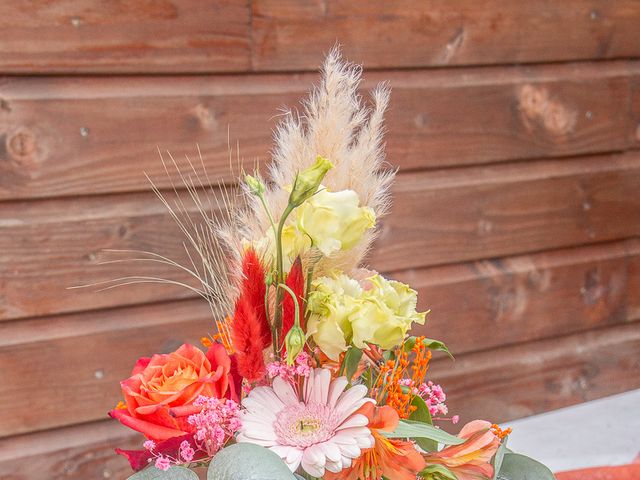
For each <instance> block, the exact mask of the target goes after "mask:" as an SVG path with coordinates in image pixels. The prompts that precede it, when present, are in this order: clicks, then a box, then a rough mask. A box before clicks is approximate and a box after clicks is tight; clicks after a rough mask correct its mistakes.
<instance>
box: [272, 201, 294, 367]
mask: <svg viewBox="0 0 640 480" xmlns="http://www.w3.org/2000/svg"><path fill="white" fill-rule="evenodd" d="M292 211H293V207H292V206H291V205H287V208H285V209H284V212H283V213H282V217H280V223H279V224H278V230H277V232H276V264H277V265H276V266H277V269H278V271H277V272H276V273H277V277H278V284H281V283H282V284H283V283H284V260H283V258H282V230H283V229H284V224H285V222H286V221H287V217H289V215H290V214H291V212H292ZM283 296H284V294H283V291H282V289H280V288H277V289H276V310H275V312H274V315H273V328H274V331H275V335H274V338H273V346H274V351H275V352H274V353H275V356H276V360H280V354H279V353H278V347H279V346H280V330H282V299H283Z"/></svg>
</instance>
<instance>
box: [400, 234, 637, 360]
mask: <svg viewBox="0 0 640 480" xmlns="http://www.w3.org/2000/svg"><path fill="white" fill-rule="evenodd" d="M637 264H640V243H638V241H636V240H632V241H626V242H615V243H606V244H599V245H593V246H587V247H579V248H573V249H563V250H554V251H550V252H542V253H538V254H532V255H522V256H517V257H507V258H498V259H493V260H482V261H478V262H471V263H463V264H456V265H447V266H443V267H433V268H426V269H418V270H408V271H404V272H397V273H395V274H394V278H396V279H398V280H401V281H403V282H406V283H408V284H409V285H411V287H412V288H414V289H416V290H417V291H418V303H419V305H418V306H419V308H420V309H422V310H426V309H430V310H431V312H430V314H429V315H428V317H427V322H426V324H425V325H424V326H416V327H415V328H414V329H413V334H414V335H425V336H427V337H429V338H439V339H443V340H444V339H446V343H447V345H448V346H449V348H450V349H451V350H452V351H453V352H454V353H455V354H456V355H457V354H464V353H467V352H472V351H478V350H488V349H494V348H499V347H501V346H504V345H511V344H515V343H520V342H527V341H532V340H539V339H542V338H552V337H556V336H560V335H567V334H570V333H576V332H580V331H582V330H587V329H593V328H600V327H606V326H612V325H616V324H620V323H625V322H628V321H633V320H639V319H640V316H639V312H637V307H635V306H634V305H635V304H636V303H637V299H638V298H639V297H640V285H638V272H637V271H636V270H635V269H636V268H637Z"/></svg>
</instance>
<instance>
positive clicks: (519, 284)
mask: <svg viewBox="0 0 640 480" xmlns="http://www.w3.org/2000/svg"><path fill="white" fill-rule="evenodd" d="M638 258H640V244H639V243H638V242H637V241H636V240H633V241H625V242H615V243H610V244H602V245H596V246H589V247H582V248H576V249H572V250H560V251H554V252H548V253H541V254H536V255H530V256H521V257H512V258H505V259H501V260H495V261H490V262H489V261H485V262H476V263H472V264H463V265H454V266H447V267H436V268H433V269H426V270H419V271H409V272H405V273H404V274H402V273H401V274H399V275H397V276H396V278H399V279H401V280H403V281H411V282H412V286H413V287H414V288H416V289H417V290H418V293H419V298H420V302H421V305H420V308H431V309H432V313H431V314H430V316H429V320H428V322H427V324H426V326H425V327H418V328H416V329H415V330H414V332H413V333H415V334H424V335H426V336H428V337H431V338H439V339H442V340H443V341H445V342H446V343H447V344H448V345H449V347H450V348H451V349H452V350H453V352H454V353H455V355H456V357H463V358H465V356H466V355H468V354H470V352H478V351H487V350H491V351H494V350H495V349H499V348H501V347H504V346H505V345H510V344H517V343H522V342H531V341H538V340H542V339H545V338H557V337H559V336H562V335H567V334H574V333H578V332H580V331H582V330H585V329H595V328H600V329H602V328H603V327H610V328H616V326H617V325H622V324H625V323H628V322H631V321H633V320H637V318H636V317H633V315H634V314H635V312H634V310H633V309H630V308H628V302H633V301H635V300H633V299H636V298H638V296H640V289H638V285H637V281H634V280H632V279H631V275H632V268H633V267H632V264H633V263H640V262H638ZM634 282H635V283H634ZM634 289H635V290H634ZM210 329H211V326H210V313H209V311H208V309H207V307H206V304H205V303H204V302H203V301H200V300H187V301H182V302H172V303H163V304H156V305H148V306H139V307H131V308H120V309H114V310H104V311H98V312H84V313H78V314H73V315H64V316H56V317H46V318H42V319H31V320H22V321H18V322H6V323H4V324H0V381H1V382H2V384H3V385H5V386H7V385H8V386H9V387H8V388H5V389H4V390H3V391H2V392H0V425H2V428H0V436H2V435H9V434H14V433H19V432H28V431H33V430H41V429H44V428H51V427H56V426H63V425H67V424H72V423H75V422H78V421H92V420H98V419H100V418H102V417H103V416H104V414H105V412H106V411H107V410H108V409H109V408H110V407H112V406H113V405H114V404H115V403H116V402H117V401H118V400H119V389H118V384H117V382H118V381H119V380H121V379H123V378H126V376H127V375H128V373H129V372H130V369H131V367H132V365H133V364H134V362H135V359H136V358H137V357H138V356H144V355H149V354H151V353H153V352H154V351H156V350H155V349H158V348H159V349H161V351H167V350H169V349H170V348H173V347H175V346H177V345H178V344H179V343H181V342H182V341H183V340H184V339H185V338H186V339H190V340H191V341H193V340H194V339H197V338H199V337H200V336H204V335H206V334H207V333H210ZM114 346H117V351H118V354H117V355H114ZM34 356H37V358H38V359H39V360H38V364H37V365H38V366H37V368H34V367H33V362H32V361H30V359H32V358H34ZM456 365H457V363H456ZM51 366H55V368H51ZM435 372H437V369H436V370H435ZM434 374H436V373H434ZM462 374H463V373H460V375H462ZM76 392H80V393H76ZM16 398H30V399H32V400H31V401H30V402H28V403H26V404H22V403H21V404H16V405H14V402H15V399H16ZM51 398H57V399H59V401H57V402H55V403H53V404H52V402H50V399H51ZM3 412H4V413H3Z"/></svg>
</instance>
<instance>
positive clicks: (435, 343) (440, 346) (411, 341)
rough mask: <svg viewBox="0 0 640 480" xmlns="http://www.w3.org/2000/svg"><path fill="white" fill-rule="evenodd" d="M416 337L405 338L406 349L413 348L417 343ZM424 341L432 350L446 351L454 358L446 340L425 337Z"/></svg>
mask: <svg viewBox="0 0 640 480" xmlns="http://www.w3.org/2000/svg"><path fill="white" fill-rule="evenodd" d="M416 340H417V338H416V337H409V338H407V339H406V340H405V342H404V349H405V351H409V350H411V349H412V348H413V346H414V345H415V344H416ZM422 343H423V344H424V346H425V347H427V348H428V349H430V350H434V351H436V352H444V353H446V354H447V355H449V357H450V358H451V359H452V360H454V357H453V355H452V354H451V352H450V351H449V348H448V347H447V346H446V345H445V344H444V342H441V341H440V340H434V339H433V338H425V339H424V340H423V341H422Z"/></svg>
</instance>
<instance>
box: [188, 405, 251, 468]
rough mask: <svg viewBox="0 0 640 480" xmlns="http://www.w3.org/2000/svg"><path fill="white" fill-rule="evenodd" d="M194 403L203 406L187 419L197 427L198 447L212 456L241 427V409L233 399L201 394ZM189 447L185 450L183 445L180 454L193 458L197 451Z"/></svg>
mask: <svg viewBox="0 0 640 480" xmlns="http://www.w3.org/2000/svg"><path fill="white" fill-rule="evenodd" d="M193 404H194V405H195V406H196V407H202V410H201V411H200V413H196V414H194V415H190V416H189V418H188V420H187V421H188V422H189V424H191V425H193V426H194V427H195V428H196V433H195V442H196V444H197V446H198V448H199V449H200V450H202V451H203V452H205V453H206V454H207V456H209V457H212V456H214V455H215V454H216V452H217V451H218V450H220V449H221V448H222V447H223V446H224V445H225V444H226V443H227V441H228V440H229V439H230V438H231V437H232V436H233V434H234V433H235V432H236V431H238V430H239V429H240V427H241V425H242V424H241V421H240V409H239V408H238V404H237V403H236V402H234V401H233V400H229V399H219V398H213V397H203V396H200V397H198V398H197V399H196V400H195V402H193ZM187 443H188V442H187ZM188 447H189V449H186V448H185V450H184V451H183V449H182V445H181V448H180V454H181V456H182V457H183V458H185V455H187V456H189V455H190V456H191V458H193V454H194V453H195V452H194V451H193V449H191V447H190V445H188ZM185 460H186V458H185Z"/></svg>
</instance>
